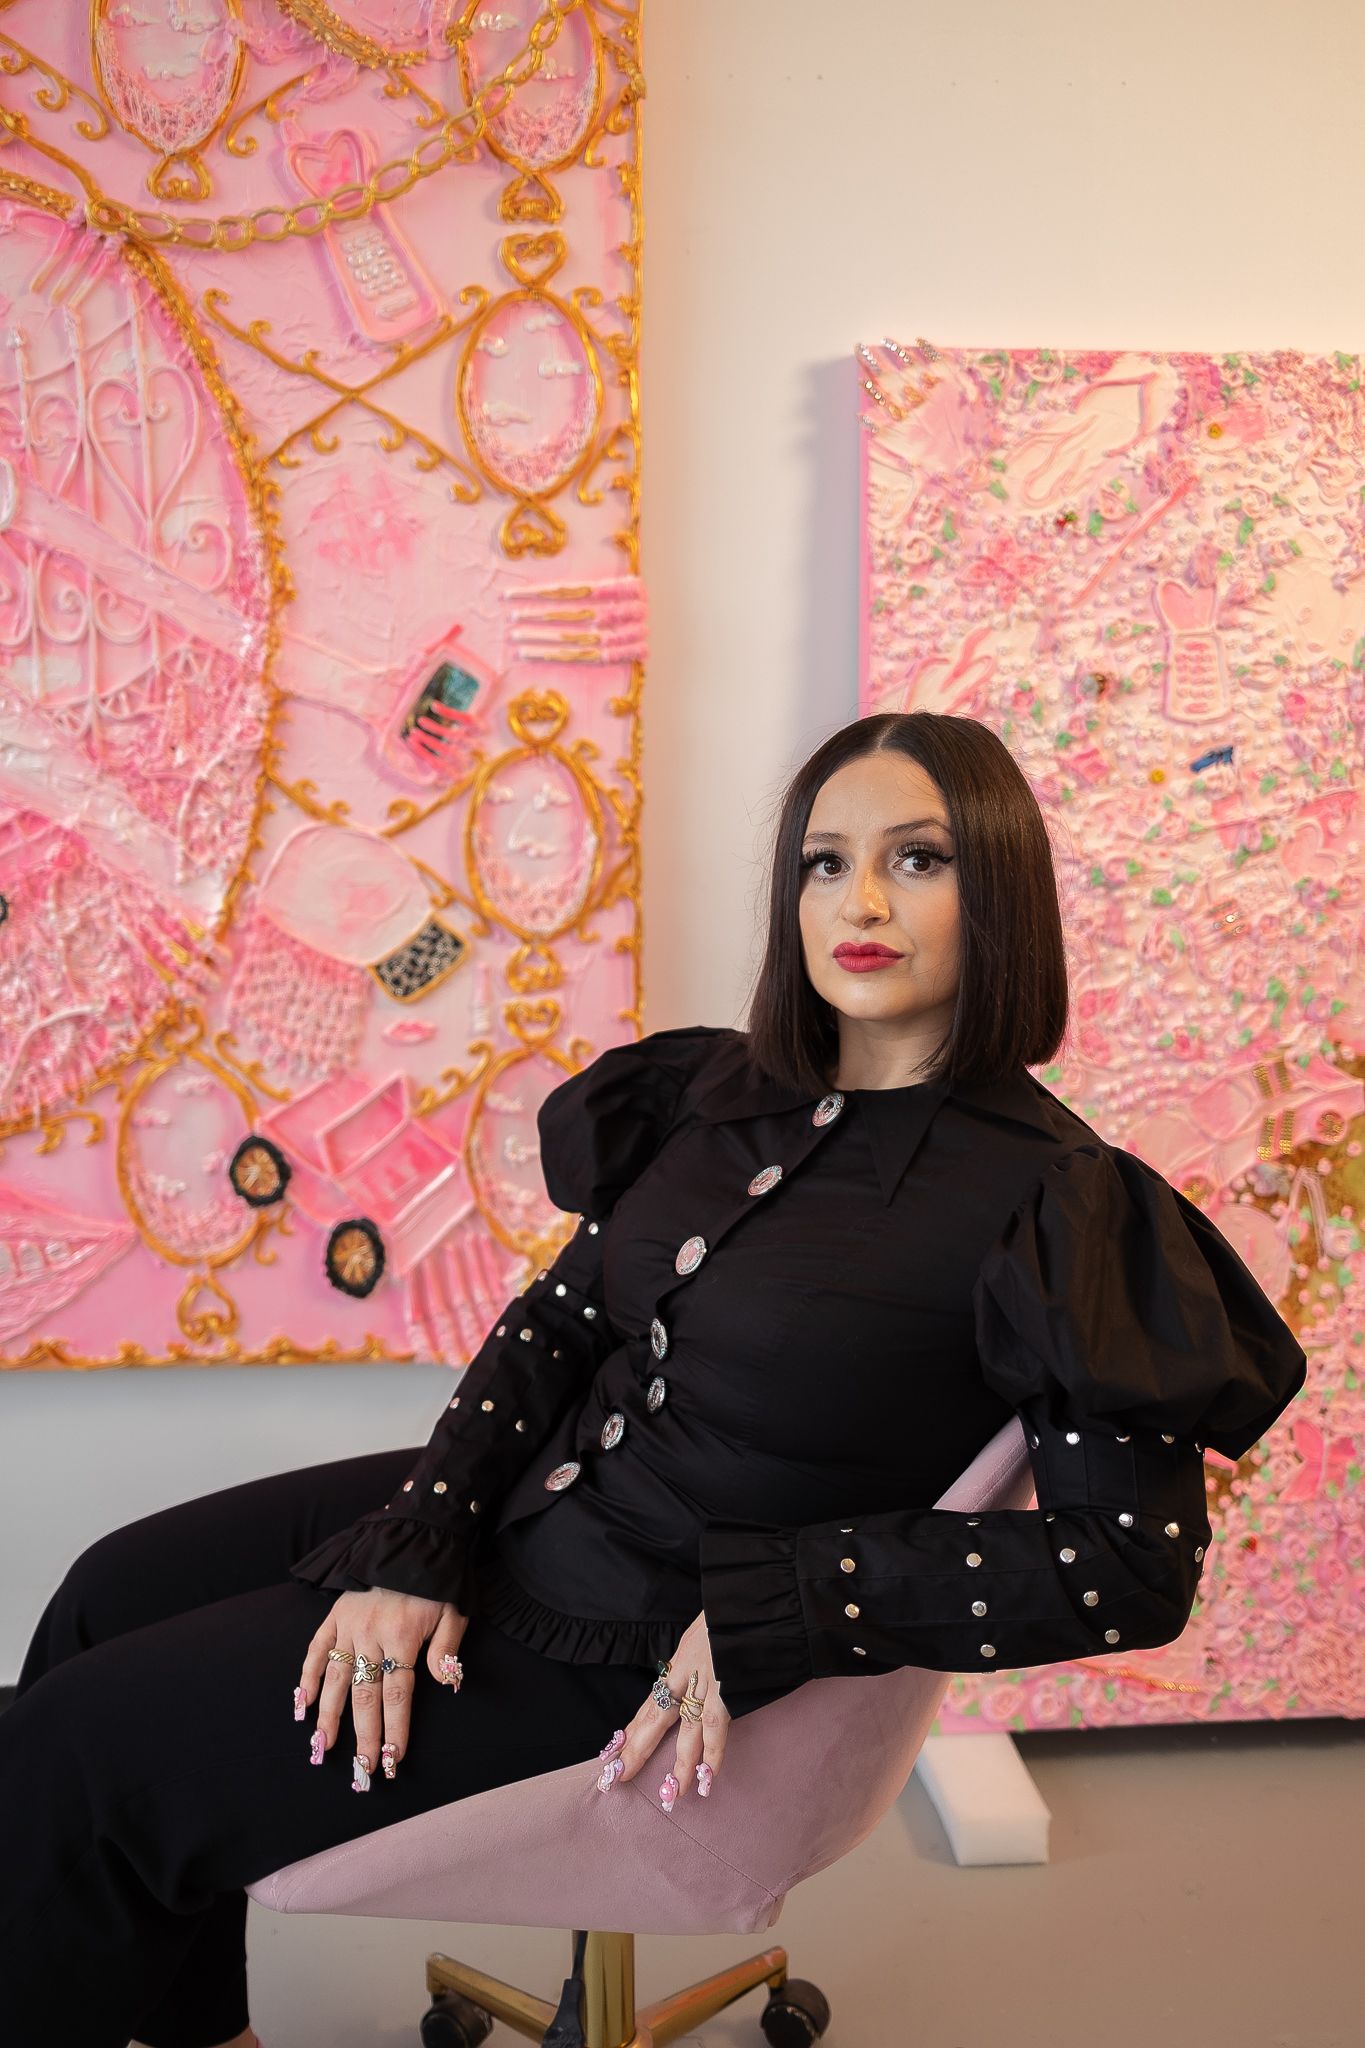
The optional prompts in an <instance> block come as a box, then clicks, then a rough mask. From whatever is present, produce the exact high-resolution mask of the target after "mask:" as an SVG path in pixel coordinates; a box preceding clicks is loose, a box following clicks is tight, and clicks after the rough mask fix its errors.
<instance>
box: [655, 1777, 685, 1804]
mask: <svg viewBox="0 0 1365 2048" xmlns="http://www.w3.org/2000/svg"><path fill="white" fill-rule="evenodd" d="M681 1790H682V1787H681V1786H680V1785H679V1783H678V1781H677V1779H676V1778H675V1777H674V1775H673V1773H672V1771H668V1772H666V1773H665V1774H664V1781H663V1783H662V1785H660V1787H659V1804H660V1806H662V1808H663V1810H664V1812H665V1813H672V1811H673V1802H674V1801H675V1800H676V1798H677V1796H678V1794H679V1792H680V1791H681Z"/></svg>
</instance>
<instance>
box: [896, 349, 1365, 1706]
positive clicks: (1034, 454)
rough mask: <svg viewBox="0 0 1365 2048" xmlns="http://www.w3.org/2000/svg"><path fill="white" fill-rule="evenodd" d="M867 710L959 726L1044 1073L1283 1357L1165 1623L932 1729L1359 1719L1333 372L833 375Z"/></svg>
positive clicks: (1044, 355) (1356, 1213)
mask: <svg viewBox="0 0 1365 2048" xmlns="http://www.w3.org/2000/svg"><path fill="white" fill-rule="evenodd" d="M857 356H858V365H859V378H860V416H861V420H862V425H863V428H864V430H865V431H864V433H863V437H862V441H863V456H864V469H863V475H864V496H863V513H864V518H863V565H864V574H863V606H862V614H863V664H862V709H863V711H864V712H873V711H883V710H913V709H916V708H919V707H927V708H929V709H932V710H935V711H946V712H953V713H959V714H961V715H963V716H966V717H970V718H977V719H982V720H984V721H985V722H986V723H987V724H989V725H990V726H991V727H992V729H993V730H994V731H996V732H997V733H999V735H1000V736H1001V738H1002V739H1003V740H1004V741H1005V743H1006V744H1007V745H1008V746H1009V748H1010V750H1011V752H1012V753H1013V755H1014V758H1015V759H1016V760H1017V761H1018V763H1019V765H1020V767H1021V768H1022V769H1023V771H1024V773H1025V774H1026V775H1027V777H1028V778H1029V781H1030V784H1031V785H1032V788H1033V790H1034V792H1035V794H1036V795H1037V797H1038V800H1039V803H1040V804H1041V806H1042V808H1043V811H1044V814H1045V816H1046V818H1047V821H1048V828H1049V832H1050V835H1051V838H1052V842H1053V847H1054V852H1055V857H1056V863H1057V868H1058V874H1059V879H1060V883H1061V888H1062V895H1063V912H1064V919H1065V926H1066V934H1067V945H1068V953H1069V965H1070V973H1071V990H1072V1005H1073V1008H1072V1020H1071V1026H1070V1029H1069V1032H1068V1037H1067V1042H1066V1044H1065V1046H1064V1048H1063V1051H1062V1054H1061V1056H1060V1058H1059V1060H1058V1062H1057V1064H1056V1065H1055V1066H1052V1067H1049V1068H1048V1069H1047V1070H1046V1071H1045V1072H1042V1073H1040V1075H1039V1079H1041V1080H1042V1081H1044V1082H1045V1083H1046V1084H1047V1086H1048V1087H1050V1088H1051V1089H1052V1090H1053V1091H1054V1092H1055V1093H1056V1094H1057V1095H1059V1096H1060V1097H1061V1099H1062V1100H1063V1101H1064V1102H1067V1103H1069V1104H1070V1105H1071V1107H1072V1108H1074V1109H1075V1110H1076V1111H1077V1113H1078V1114H1079V1115H1081V1116H1083V1117H1084V1118H1085V1119H1086V1120H1087V1121H1088V1122H1089V1123H1091V1124H1092V1125H1093V1126H1094V1127H1095V1128H1096V1129H1097V1130H1098V1131H1099V1132H1100V1134H1101V1135H1102V1136H1103V1137H1105V1138H1106V1139H1108V1140H1109V1141H1110V1142H1111V1143H1116V1144H1120V1145H1123V1146H1125V1147H1126V1148H1127V1149H1128V1150H1130V1151H1132V1152H1134V1153H1136V1154H1137V1155H1138V1156H1139V1157H1140V1158H1142V1159H1144V1160H1146V1161H1147V1162H1148V1163H1149V1164H1150V1165H1152V1166H1154V1167H1155V1168H1157V1169H1158V1171H1160V1172H1161V1173H1163V1174H1164V1175H1165V1176H1166V1178H1167V1179H1168V1180H1169V1181H1170V1182H1171V1183H1172V1184H1173V1185H1174V1186H1175V1187H1177V1188H1179V1189H1180V1190H1181V1192H1182V1193H1183V1194H1185V1195H1186V1196H1187V1197H1188V1198H1189V1199H1190V1200H1191V1201H1192V1202H1195V1203H1196V1204H1197V1205H1198V1206H1199V1207H1200V1208H1201V1209H1202V1210H1203V1211H1204V1212H1205V1214H1206V1215H1208V1216H1209V1217H1211V1218H1212V1220H1213V1221H1214V1222H1215V1223H1216V1224H1217V1225H1218V1228H1219V1229H1220V1230H1221V1231H1222V1232H1223V1233H1224V1235H1225V1236H1227V1238H1228V1239H1229V1240H1230V1241H1231V1242H1232V1244H1233V1245H1235V1247H1236V1248H1237V1250H1238V1252H1239V1253H1240V1254H1241V1256H1242V1257H1243V1258H1244V1259H1245V1260H1246V1262H1247V1264H1248V1265H1249V1266H1250V1267H1251V1269H1252V1271H1253V1272H1254V1273H1255V1274H1256V1276H1257V1278H1258V1280H1259V1281H1260V1283H1261V1285H1262V1286H1263V1287H1264V1288H1265V1290H1266V1292H1267V1293H1268V1294H1269V1296H1270V1297H1271V1299H1272V1300H1273V1301H1275V1302H1276V1304H1277V1306H1278V1307H1279V1309H1280V1312H1281V1314H1282V1315H1283V1316H1284V1317H1285V1320H1286V1321H1287V1322H1288V1323H1289V1324H1290V1325H1291V1326H1292V1327H1293V1329H1294V1330H1295V1331H1296V1332H1297V1334H1298V1336H1299V1338H1300V1341H1301V1342H1302V1344H1303V1346H1304V1348H1305V1350H1306V1351H1307V1352H1308V1355H1309V1380H1308V1384H1307V1386H1306V1387H1305V1388H1304V1390H1303V1392H1302V1393H1301V1394H1300V1395H1299V1397H1298V1398H1297V1400H1296V1402H1295V1404H1294V1406H1293V1407H1292V1408H1291V1410H1290V1412H1289V1414H1288V1416H1287V1417H1286V1420H1285V1426H1284V1427H1283V1428H1282V1429H1279V1430H1277V1431H1275V1432H1274V1433H1273V1434H1272V1436H1271V1437H1270V1438H1268V1439H1267V1440H1266V1442H1265V1443H1264V1444H1261V1445H1258V1446H1257V1447H1256V1448H1255V1449H1253V1450H1252V1451H1251V1452H1250V1453H1249V1454H1248V1455H1247V1456H1246V1457H1245V1458H1244V1459H1243V1460H1241V1461H1240V1463H1239V1464H1238V1465H1236V1466H1233V1465H1231V1464H1230V1463H1229V1462H1228V1461H1226V1460H1223V1459H1220V1458H1219V1457H1218V1456H1216V1455H1215V1454H1212V1453H1210V1454H1208V1456H1207V1470H1208V1475H1209V1489H1210V1515H1211V1519H1212V1521H1213V1526H1214V1530H1215V1537H1216V1550H1215V1552H1214V1558H1213V1565H1212V1570H1211V1571H1209V1572H1206V1574H1205V1576H1204V1579H1203V1582H1202V1586H1201V1592H1200V1597H1199V1599H1198V1601H1197V1602H1196V1605H1195V1610H1194V1615H1193V1618H1192V1620H1191V1623H1190V1625H1189V1627H1188V1628H1187V1629H1186V1631H1185V1633H1184V1634H1183V1635H1182V1636H1181V1637H1180V1639H1179V1641H1178V1642H1176V1643H1173V1644H1170V1645H1168V1646H1166V1647H1165V1648H1162V1649H1157V1650H1151V1651H1147V1652H1144V1653H1141V1654H1138V1655H1132V1656H1120V1655H1117V1654H1116V1655H1114V1656H1112V1657H1096V1658H1088V1659H1086V1660H1084V1661H1083V1662H1080V1663H1077V1664H1075V1665H1073V1666H1059V1667H1055V1668H1047V1669H1044V1670H1037V1671H1034V1670H1029V1671H1023V1672H1000V1673H997V1674H993V1675H992V1676H991V1677H990V1678H981V1677H977V1676H975V1675H973V1676H970V1677H968V1676H962V1677H955V1678H954V1679H953V1680H952V1681H951V1684H950V1688H949V1692H948V1696H947V1699H946V1702H945V1706H944V1710H943V1713H942V1716H941V1719H940V1722H939V1724H938V1726H939V1730H940V1732H962V1731H964V1730H969V1729H973V1728H978V1727H981V1726H994V1727H1001V1728H1015V1729H1025V1728H1051V1727H1058V1726H1061V1727H1066V1726H1068V1725H1075V1724H1083V1725H1086V1726H1092V1727H1093V1726H1102V1725H1114V1724H1130V1723H1136V1722H1152V1721H1170V1720H1180V1719H1188V1718H1201V1719H1234V1718H1236V1719H1243V1718H1251V1717H1259V1716H1273V1717H1276V1718H1279V1717H1284V1716H1296V1715H1326V1714H1349V1715H1359V1714H1361V1713H1365V1518H1363V1517H1362V1513H1361V1509H1362V1484H1361V1481H1362V1469H1361V1468H1362V1455H1363V1454H1365V1394H1363V1393H1362V1388H1361V1373H1362V1364H1363V1363H1365V1312H1363V1311H1362V1287H1361V1282H1362V1277H1363V1276H1365V1259H1363V1258H1362V1243H1363V1242H1365V1240H1363V1239H1362V1232H1361V1218H1362V1215H1363V1214H1365V1160H1363V1159H1362V1155H1361V1143H1362V1138H1363V1137H1365V981H1363V980H1362V975H1361V952H1362V944H1365V862H1362V859H1361V851H1362V843H1365V747H1363V746H1362V739H1363V736H1365V394H1362V389H1361V375H1362V371H1361V364H1360V362H1359V360H1358V359H1357V358H1356V357H1354V356H1347V355H1330V356H1306V355H1301V354H1298V353H1296V352H1293V351H1288V350H1281V351H1277V352H1274V353H1262V354H1257V353H1252V352H1245V353H1241V354H1235V355H1226V356H1217V357H1215V356H1209V355H1196V354H1154V353H1149V352H1138V351H1121V350H1111V349H1106V350H1095V349H1089V350H1076V351H1067V350H1065V349H1060V348H1022V349H966V348H962V349H951V348H939V347H935V346H933V345H932V344H931V343H929V342H927V341H920V342H918V343H908V344H907V343H903V342H898V341H895V340H885V341H882V342H879V343H876V344H864V345H861V346H860V347H859V349H858V351H857Z"/></svg>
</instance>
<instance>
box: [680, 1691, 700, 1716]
mask: <svg viewBox="0 0 1365 2048" xmlns="http://www.w3.org/2000/svg"><path fill="white" fill-rule="evenodd" d="M678 1712H679V1713H680V1714H681V1715H682V1717H683V1719H684V1721H700V1719H701V1701H700V1700H699V1699H695V1698H694V1697H693V1695H692V1694H691V1693H690V1692H688V1693H684V1694H683V1696H682V1698H681V1699H680V1700H679V1701H678Z"/></svg>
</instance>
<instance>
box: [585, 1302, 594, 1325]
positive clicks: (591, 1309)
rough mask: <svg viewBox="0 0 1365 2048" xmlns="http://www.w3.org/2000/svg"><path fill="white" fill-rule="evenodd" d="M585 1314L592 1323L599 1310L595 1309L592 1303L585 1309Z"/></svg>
mask: <svg viewBox="0 0 1365 2048" xmlns="http://www.w3.org/2000/svg"><path fill="white" fill-rule="evenodd" d="M583 1314H584V1316H585V1317H586V1318H587V1320H588V1321H589V1322H591V1321H592V1319H593V1317H594V1316H595V1315H596V1314H597V1310H596V1309H595V1308H594V1307H593V1305H592V1303H591V1302H589V1303H588V1306H587V1307H586V1308H585V1309H584V1311H583Z"/></svg>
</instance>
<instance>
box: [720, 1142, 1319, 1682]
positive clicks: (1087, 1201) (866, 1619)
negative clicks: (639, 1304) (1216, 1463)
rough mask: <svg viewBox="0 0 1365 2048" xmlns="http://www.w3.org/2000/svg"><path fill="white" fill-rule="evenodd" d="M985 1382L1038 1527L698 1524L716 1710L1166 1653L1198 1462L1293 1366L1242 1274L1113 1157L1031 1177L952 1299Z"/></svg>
mask: <svg viewBox="0 0 1365 2048" xmlns="http://www.w3.org/2000/svg"><path fill="white" fill-rule="evenodd" d="M972 1306H973V1316H974V1325H975V1334H976V1344H977V1351H978V1356H979V1359H980V1364H981V1370H982V1373H983V1375H984V1377H985V1379H986V1381H987V1383H988V1384H989V1385H990V1386H991V1387H993V1388H994V1389H995V1390H996V1391H997V1392H998V1393H1000V1394H1001V1395H1002V1396H1003V1397H1004V1398H1005V1399H1006V1400H1007V1401H1008V1402H1009V1403H1010V1405H1011V1406H1012V1407H1013V1408H1014V1409H1015V1411H1016V1413H1017V1414H1018V1415H1019V1416H1020V1418H1021V1420H1022V1422H1023V1424H1024V1429H1025V1433H1026V1437H1027V1442H1028V1448H1029V1458H1030V1462H1031V1465H1032V1470H1033V1476H1034V1484H1035V1490H1036V1494H1037V1502H1038V1505H1037V1507H1036V1508H1029V1509H995V1510H990V1509H983V1510H982V1511H981V1512H980V1513H979V1514H974V1515H968V1514H966V1513H964V1512H959V1511H956V1510H948V1509H939V1508H906V1509H904V1510H896V1511H893V1512H889V1513H880V1514H874V1515H857V1514H849V1515H845V1516H842V1517H840V1519H839V1520H838V1521H835V1522H823V1523H818V1524H809V1525H805V1526H802V1527H796V1528H757V1527H755V1526H754V1525H751V1524H750V1525H744V1524H739V1523H723V1524H714V1523H713V1524H711V1525H709V1526H708V1527H707V1529H706V1530H704V1532H703V1535H702V1544H701V1552H702V1588H703V1608H704V1611H705V1614H706V1618H707V1625H708V1629H709V1632H710V1637H711V1646H712V1651H713V1655H714V1661H715V1669H716V1675H717V1677H718V1678H719V1680H720V1681H721V1684H722V1685H725V1684H727V1683H729V1684H730V1685H732V1686H733V1687H735V1688H739V1689H747V1688H749V1687H751V1686H759V1685H768V1686H771V1685H774V1684H782V1685H785V1686H787V1687H791V1686H794V1685H797V1684H799V1683H801V1682H802V1681H803V1680H805V1679H807V1678H819V1677H826V1676H833V1675H836V1674H840V1673H844V1672H849V1671H855V1670H861V1671H888V1670H893V1669H895V1668H897V1667H898V1666H901V1665H918V1666H920V1667H923V1668H925V1669H928V1670H935V1671H982V1670H989V1669H991V1668H992V1667H995V1668H998V1669H1002V1670H1003V1669H1011V1670H1012V1669H1016V1668H1019V1667H1024V1666H1028V1665H1033V1664H1048V1663H1055V1662H1059V1661H1062V1660H1070V1659H1074V1658H1077V1657H1090V1656H1096V1655H1105V1654H1107V1653H1108V1652H1110V1651H1112V1650H1115V1649H1118V1650H1135V1649H1152V1648H1155V1647H1157V1646H1158V1645H1160V1644H1162V1643H1168V1642H1173V1641H1174V1640H1175V1638H1176V1637H1177V1636H1178V1635H1179V1634H1180V1633H1181V1631H1182V1630H1183V1629H1184V1627H1185V1624H1186V1622H1187V1621H1188V1619H1189V1616H1190V1611H1191V1609H1192V1607H1193V1605H1194V1600H1195V1595H1196V1594H1197V1592H1198V1588H1199V1579H1200V1575H1201V1573H1202V1571H1203V1568H1204V1559H1205V1555H1206V1552H1207V1549H1208V1546H1209V1544H1210V1542H1211V1541H1212V1530H1211V1528H1210V1525H1209V1520H1208V1510H1207V1501H1206V1493H1205V1485H1204V1461H1203V1455H1202V1453H1203V1449H1204V1446H1205V1445H1212V1446H1213V1448H1214V1449H1215V1450H1218V1451H1221V1452H1223V1453H1224V1454H1225V1455H1226V1456H1228V1457H1232V1458H1236V1457H1240V1456H1242V1455H1243V1453H1244V1452H1246V1451H1247V1450H1249V1449H1250V1447H1251V1446H1252V1445H1253V1444H1254V1443H1256V1442H1257V1441H1258V1439H1259V1438H1260V1437H1261V1436H1262V1435H1263V1434H1264V1433H1265V1431H1266V1430H1267V1429H1268V1428H1269V1427H1270V1426H1271V1424H1272V1423H1273V1422H1274V1421H1275V1420H1276V1418H1277V1417H1278V1416H1279V1415H1280V1414H1281V1412H1282V1411H1283V1410H1284V1408H1285V1407H1287V1405H1288V1404H1289V1402H1290V1401H1291V1400H1292V1399H1293V1397H1294V1395H1295V1394H1296V1393H1297V1392H1298V1391H1299V1389H1300V1388H1301V1387H1302V1386H1303V1384H1304V1381H1305V1378H1306V1372H1307V1360H1306V1357H1305V1354H1304V1352H1303V1349H1302V1347H1301V1346H1300V1345H1299V1343H1298V1341H1297V1339H1296V1338H1295V1336H1294V1334H1293V1332H1292V1331H1291V1330H1290V1328H1289V1327H1288V1325H1287V1324H1286V1323H1285V1322H1284V1321H1283V1320H1282V1319H1281V1317H1280V1316H1279V1314H1278V1313H1277V1311H1276V1309H1275V1307H1274V1305H1273V1303H1272V1302H1271V1301H1270V1300H1269V1299H1268V1297H1267V1296H1266V1295H1265V1293H1264V1292H1263V1291H1262V1289H1261V1288H1260V1286H1259V1285H1258V1283H1257V1281H1256V1280H1255V1278H1254V1276H1253V1275H1252V1273H1251V1272H1250V1270H1249V1268H1248V1267H1247V1266H1246V1265H1245V1264H1244V1263H1243V1261H1242V1260H1241V1258H1240V1257H1239V1256H1238V1254H1237V1253H1236V1251H1235V1250H1234V1249H1233V1247H1232V1246H1231V1245H1230V1244H1229V1243H1228V1241H1227V1239H1226V1238H1225V1237H1224V1236H1223V1235H1222V1233H1221V1232H1220V1231H1219V1230H1218V1229H1217V1228H1216V1226H1215V1225H1214V1224H1213V1223H1211V1222H1210V1221H1209V1219H1208V1218H1207V1217H1205V1216H1204V1215H1203V1213H1202V1212H1201V1211H1200V1210H1199V1209H1197V1208H1196V1207H1195V1206H1194V1204H1193V1203H1191V1202H1189V1201H1188V1200H1187V1199H1186V1198H1185V1197H1184V1196H1183V1195H1181V1194H1180V1193H1179V1191H1178V1190H1177V1189H1174V1188H1172V1187H1171V1186H1170V1184H1169V1183H1168V1182H1167V1181H1166V1180H1164V1179H1163V1177H1162V1176H1161V1175H1160V1174H1159V1173H1157V1172H1156V1171H1155V1169H1154V1168H1152V1167H1149V1166H1147V1165H1146V1164H1145V1162H1143V1161H1142V1160H1140V1159H1138V1158H1137V1156H1136V1155H1135V1154H1133V1153H1129V1152H1126V1151H1123V1150H1122V1149H1120V1148H1118V1147H1115V1146H1110V1145H1106V1144H1103V1143H1102V1142H1099V1141H1097V1142H1096V1143H1095V1144H1094V1145H1082V1146H1079V1147H1077V1148H1075V1149H1074V1150H1072V1151H1071V1152H1068V1153H1067V1154H1065V1155H1064V1156H1063V1157H1061V1158H1059V1159H1057V1160H1054V1161H1053V1162H1052V1164H1051V1165H1050V1166H1048V1167H1046V1168H1045V1169H1044V1171H1043V1173H1042V1175H1041V1177H1040V1179H1039V1182H1038V1183H1037V1185H1036V1187H1035V1188H1034V1189H1033V1190H1032V1192H1031V1193H1030V1194H1029V1195H1028V1196H1027V1197H1026V1198H1025V1199H1024V1200H1023V1201H1022V1202H1021V1203H1020V1204H1019V1205H1018V1207H1017V1208H1016V1209H1015V1211H1014V1212H1013V1214H1012V1215H1011V1216H1010V1218H1009V1220H1008V1221H1007V1223H1006V1225H1005V1226H1004V1229H1003V1230H1002V1231H1001V1233H1000V1236H999V1237H998V1239H997V1240H996V1242H995V1243H994V1244H993V1245H992V1246H991V1247H990V1249H989V1251H988V1252H987V1254H986V1257H985V1258H984V1260H983V1261H982V1263H981V1266H980V1268H979V1272H978V1277H977V1281H976V1283H975V1286H974V1288H973V1292H972Z"/></svg>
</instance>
